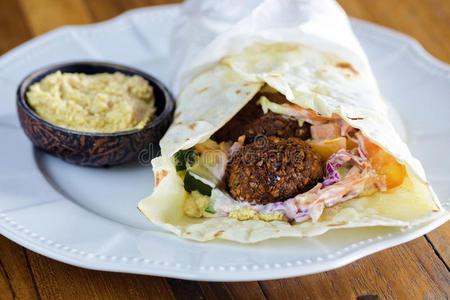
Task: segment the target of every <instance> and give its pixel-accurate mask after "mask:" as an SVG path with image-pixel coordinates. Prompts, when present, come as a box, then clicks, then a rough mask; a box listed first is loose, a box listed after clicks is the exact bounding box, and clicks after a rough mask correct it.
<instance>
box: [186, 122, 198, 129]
mask: <svg viewBox="0 0 450 300" xmlns="http://www.w3.org/2000/svg"><path fill="white" fill-rule="evenodd" d="M196 126H197V123H195V122H194V123H191V124H189V126H188V127H189V128H190V129H192V130H194V129H195V127H196Z"/></svg>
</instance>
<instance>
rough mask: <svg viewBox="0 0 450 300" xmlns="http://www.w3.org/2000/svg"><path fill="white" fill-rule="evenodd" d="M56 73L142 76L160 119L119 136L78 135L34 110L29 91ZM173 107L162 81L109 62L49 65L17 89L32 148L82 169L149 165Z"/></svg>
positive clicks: (18, 103) (111, 134)
mask: <svg viewBox="0 0 450 300" xmlns="http://www.w3.org/2000/svg"><path fill="white" fill-rule="evenodd" d="M56 71H61V72H69V73H86V74H96V73H114V72H122V73H124V74H126V75H139V76H142V77H143V78H144V79H146V80H147V81H148V82H149V84H150V85H151V86H152V87H153V92H154V95H155V106H156V115H157V116H156V118H154V119H153V120H152V121H150V122H149V123H148V124H147V125H146V126H145V127H144V128H143V129H139V130H137V129H136V130H130V131H123V132H116V133H90V132H79V131H75V130H70V129H66V128H62V127H58V126H56V125H54V124H51V123H49V122H47V121H45V120H43V119H42V118H40V117H39V116H38V115H37V114H36V113H35V112H34V111H33V110H32V109H31V107H30V106H29V105H28V103H27V99H26V92H27V91H28V88H29V86H30V85H32V84H33V83H35V82H39V81H41V80H42V79H43V78H44V77H45V76H46V75H48V74H51V73H54V72H56ZM174 106H175V104H174V100H173V98H172V96H171V94H170V92H169V91H168V90H167V88H166V87H165V86H164V85H163V84H162V83H161V82H160V81H159V80H157V79H156V78H154V77H152V76H150V75H148V74H145V73H143V72H141V71H138V70H135V69H132V68H129V67H125V66H119V65H115V64H110V63H98V62H75V63H67V64H60V65H56V66H50V67H47V68H43V69H40V70H38V71H36V72H34V73H32V74H30V75H29V76H27V77H26V78H25V79H24V80H23V81H22V83H21V84H20V85H19V88H18V89H17V111H18V114H19V119H20V124H21V125H22V128H23V130H24V131H25V134H26V135H27V136H28V137H29V138H30V140H31V142H32V143H33V145H34V146H36V147H37V148H39V149H42V150H44V151H45V152H47V153H50V154H52V155H55V156H57V157H60V158H62V159H63V160H65V161H68V162H70V163H73V164H77V165H82V166H92V167H101V166H112V165H118V164H121V163H125V162H127V161H130V160H133V159H140V160H141V161H143V162H145V163H147V162H148V161H149V160H150V159H151V158H152V157H154V156H155V155H156V154H157V152H158V150H159V148H158V143H159V140H160V139H161V137H162V136H163V135H164V133H165V132H166V130H167V128H168V127H169V125H170V123H171V122H172V114H173V110H174Z"/></svg>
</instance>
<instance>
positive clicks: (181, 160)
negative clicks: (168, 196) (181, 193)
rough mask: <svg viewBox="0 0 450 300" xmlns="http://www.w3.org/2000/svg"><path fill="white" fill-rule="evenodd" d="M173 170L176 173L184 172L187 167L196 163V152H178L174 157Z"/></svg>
mask: <svg viewBox="0 0 450 300" xmlns="http://www.w3.org/2000/svg"><path fill="white" fill-rule="evenodd" d="M174 158H175V169H176V170H177V172H178V171H183V170H186V168H187V167H188V166H193V165H194V164H195V162H196V161H197V152H196V151H195V150H194V149H187V150H180V151H178V152H177V153H175V155H174Z"/></svg>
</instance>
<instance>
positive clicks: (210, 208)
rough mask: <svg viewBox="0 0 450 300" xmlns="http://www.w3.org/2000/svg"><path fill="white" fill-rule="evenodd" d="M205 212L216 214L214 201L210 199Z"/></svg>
mask: <svg viewBox="0 0 450 300" xmlns="http://www.w3.org/2000/svg"><path fill="white" fill-rule="evenodd" d="M205 211H206V212H208V213H210V214H215V213H216V210H215V209H214V200H213V199H209V202H208V206H207V207H206V209H205Z"/></svg>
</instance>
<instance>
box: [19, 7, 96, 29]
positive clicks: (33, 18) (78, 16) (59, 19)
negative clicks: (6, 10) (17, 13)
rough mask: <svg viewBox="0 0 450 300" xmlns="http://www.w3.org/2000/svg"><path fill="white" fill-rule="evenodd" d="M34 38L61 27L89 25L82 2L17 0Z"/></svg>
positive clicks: (88, 15)
mask: <svg viewBox="0 0 450 300" xmlns="http://www.w3.org/2000/svg"><path fill="white" fill-rule="evenodd" d="M19 2H20V4H21V6H22V9H23V11H24V13H25V16H26V20H27V22H28V25H29V27H30V29H31V32H32V34H33V35H34V36H36V35H39V34H42V33H44V32H47V31H49V30H51V29H54V28H57V27H60V26H63V25H78V24H89V23H91V22H92V17H91V15H90V13H89V9H88V8H87V6H86V4H85V2H84V0H64V1H61V0H39V1H36V0H19Z"/></svg>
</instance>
